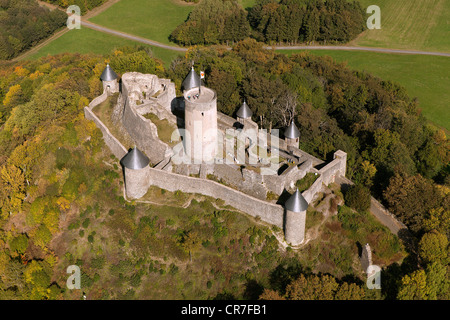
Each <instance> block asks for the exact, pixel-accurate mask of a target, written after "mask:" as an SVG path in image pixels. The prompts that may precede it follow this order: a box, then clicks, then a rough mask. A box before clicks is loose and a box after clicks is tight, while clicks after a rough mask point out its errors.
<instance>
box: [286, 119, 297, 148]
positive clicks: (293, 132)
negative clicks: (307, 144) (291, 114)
mask: <svg viewBox="0 0 450 320" xmlns="http://www.w3.org/2000/svg"><path fill="white" fill-rule="evenodd" d="M299 138H300V131H298V129H297V126H296V125H295V123H294V120H292V122H291V124H290V125H289V126H288V127H287V128H286V130H284V139H285V141H286V146H287V147H288V149H289V147H295V148H298V147H299V143H300V139H299Z"/></svg>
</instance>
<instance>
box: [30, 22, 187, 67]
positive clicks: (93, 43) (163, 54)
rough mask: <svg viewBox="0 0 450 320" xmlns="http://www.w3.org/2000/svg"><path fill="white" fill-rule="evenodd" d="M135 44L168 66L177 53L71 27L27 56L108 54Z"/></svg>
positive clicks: (87, 29)
mask: <svg viewBox="0 0 450 320" xmlns="http://www.w3.org/2000/svg"><path fill="white" fill-rule="evenodd" d="M135 45H140V46H145V47H149V48H151V50H152V53H153V55H154V56H155V57H156V58H158V59H161V60H162V61H163V62H164V65H165V66H166V67H168V66H169V65H170V62H171V61H172V60H173V59H174V58H175V57H177V56H178V54H179V53H178V52H176V51H172V50H167V49H163V48H159V47H153V46H149V45H145V44H142V43H138V42H135V41H131V40H128V39H124V38H121V37H116V36H113V35H110V34H106V33H102V32H100V31H96V30H92V29H89V28H81V29H73V30H70V31H69V32H67V33H65V34H63V35H62V36H61V37H59V38H57V39H55V40H53V41H52V42H50V43H49V44H47V45H46V46H44V47H42V48H41V49H40V50H38V51H37V52H36V53H34V54H33V55H31V56H30V57H29V58H31V59H39V58H40V57H43V56H47V55H55V54H59V53H64V52H73V53H81V54H84V53H95V54H108V53H111V52H113V51H114V50H115V49H116V48H119V47H123V46H135Z"/></svg>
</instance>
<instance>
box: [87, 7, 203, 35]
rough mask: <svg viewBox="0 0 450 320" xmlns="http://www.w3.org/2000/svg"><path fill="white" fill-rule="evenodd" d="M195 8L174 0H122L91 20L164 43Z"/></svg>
mask: <svg viewBox="0 0 450 320" xmlns="http://www.w3.org/2000/svg"><path fill="white" fill-rule="evenodd" d="M193 8H194V6H193V5H188V4H181V1H173V0H152V1H146V0H121V1H119V2H117V3H115V4H113V5H112V6H111V7H110V8H108V9H107V10H105V11H104V12H102V13H100V14H99V15H97V16H95V17H92V18H90V19H89V21H91V22H93V23H96V24H99V25H102V26H105V27H108V28H111V29H115V30H120V31H123V32H126V33H130V34H134V35H138V36H141V37H144V38H147V39H151V40H155V41H158V42H161V43H165V44H172V43H171V42H169V35H170V33H171V32H172V31H173V30H174V29H175V28H176V27H177V26H178V25H179V24H180V23H182V22H183V21H185V20H186V18H187V16H188V14H189V13H190V12H191V10H192V9H193Z"/></svg>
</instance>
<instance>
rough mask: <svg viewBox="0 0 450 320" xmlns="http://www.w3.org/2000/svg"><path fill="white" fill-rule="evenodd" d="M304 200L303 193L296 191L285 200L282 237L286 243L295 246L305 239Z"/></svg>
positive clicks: (305, 206)
mask: <svg viewBox="0 0 450 320" xmlns="http://www.w3.org/2000/svg"><path fill="white" fill-rule="evenodd" d="M307 208H308V202H306V200H305V198H304V197H303V195H302V194H301V193H300V191H298V189H297V190H296V191H295V192H294V194H293V195H291V197H290V198H289V199H288V200H287V201H286V203H285V209H286V219H285V227H284V237H285V239H286V242H287V243H290V244H291V245H292V246H297V245H299V244H301V243H302V242H303V240H304V239H305V223H306V209H307Z"/></svg>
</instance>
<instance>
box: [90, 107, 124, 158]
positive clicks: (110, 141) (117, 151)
mask: <svg viewBox="0 0 450 320" xmlns="http://www.w3.org/2000/svg"><path fill="white" fill-rule="evenodd" d="M84 116H85V117H86V119H88V120H92V121H94V122H95V124H96V125H97V128H99V129H100V131H101V132H102V134H103V141H105V144H106V145H107V146H108V147H109V149H110V150H111V152H112V153H113V154H114V155H115V156H116V157H117V158H118V159H119V160H120V159H122V158H123V157H124V156H125V155H126V154H127V152H128V151H127V149H126V148H125V147H124V146H123V145H122V144H121V143H120V142H119V140H117V139H116V138H115V137H114V136H113V135H112V134H111V132H110V131H109V130H108V128H107V127H106V126H105V125H104V124H103V122H101V121H100V119H99V118H97V116H96V115H95V114H94V113H93V112H92V110H91V107H85V108H84Z"/></svg>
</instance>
